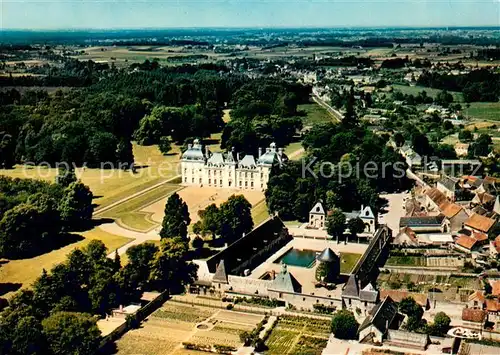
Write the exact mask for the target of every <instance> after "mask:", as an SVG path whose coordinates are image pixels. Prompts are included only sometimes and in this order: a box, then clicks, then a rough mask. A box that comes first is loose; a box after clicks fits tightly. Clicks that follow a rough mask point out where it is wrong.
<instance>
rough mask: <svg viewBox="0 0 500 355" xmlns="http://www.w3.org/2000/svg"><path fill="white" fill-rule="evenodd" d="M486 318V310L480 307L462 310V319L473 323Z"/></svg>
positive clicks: (481, 321)
mask: <svg viewBox="0 0 500 355" xmlns="http://www.w3.org/2000/svg"><path fill="white" fill-rule="evenodd" d="M485 319H486V312H485V311H483V310H482V309H476V308H464V309H463V310H462V320H465V321H468V322H475V323H483V322H484V320H485Z"/></svg>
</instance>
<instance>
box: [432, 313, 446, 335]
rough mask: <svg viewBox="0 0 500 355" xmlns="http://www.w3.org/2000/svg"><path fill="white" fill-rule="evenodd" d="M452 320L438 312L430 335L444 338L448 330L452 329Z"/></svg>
mask: <svg viewBox="0 0 500 355" xmlns="http://www.w3.org/2000/svg"><path fill="white" fill-rule="evenodd" d="M450 323H451V319H450V317H448V315H447V314H446V313H444V312H438V313H437V314H436V315H435V316H434V322H433V323H432V325H431V326H430V327H429V330H430V335H434V336H441V337H442V336H444V335H445V334H446V332H447V331H448V329H450Z"/></svg>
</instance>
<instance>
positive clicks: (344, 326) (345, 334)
mask: <svg viewBox="0 0 500 355" xmlns="http://www.w3.org/2000/svg"><path fill="white" fill-rule="evenodd" d="M358 327H359V324H358V322H357V321H356V318H355V317H354V314H353V313H352V312H350V311H348V310H346V309H342V310H340V311H337V312H335V314H334V316H333V319H332V324H331V330H332V333H333V335H334V336H335V338H338V339H356V334H357V332H358Z"/></svg>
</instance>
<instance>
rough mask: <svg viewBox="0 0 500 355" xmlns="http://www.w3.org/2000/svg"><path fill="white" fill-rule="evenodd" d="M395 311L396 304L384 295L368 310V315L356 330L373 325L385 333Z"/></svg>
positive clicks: (396, 310)
mask: <svg viewBox="0 0 500 355" xmlns="http://www.w3.org/2000/svg"><path fill="white" fill-rule="evenodd" d="M397 313H398V305H397V304H396V302H394V301H393V300H392V298H391V297H389V296H386V297H385V298H384V300H383V301H382V302H380V303H379V304H378V305H377V306H375V307H374V308H373V309H372V310H371V311H370V314H369V316H368V317H366V318H365V320H364V321H363V323H362V324H361V326H360V327H359V330H358V331H361V330H363V329H365V328H367V327H369V326H370V325H373V326H374V327H375V328H377V329H378V330H379V331H380V332H381V333H382V334H385V332H387V330H388V329H389V326H390V325H391V323H392V321H393V320H394V317H396V314H397Z"/></svg>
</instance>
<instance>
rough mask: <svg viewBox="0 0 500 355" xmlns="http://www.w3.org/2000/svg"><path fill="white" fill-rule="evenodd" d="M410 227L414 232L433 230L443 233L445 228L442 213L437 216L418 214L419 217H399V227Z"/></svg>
mask: <svg viewBox="0 0 500 355" xmlns="http://www.w3.org/2000/svg"><path fill="white" fill-rule="evenodd" d="M405 227H410V228H411V229H412V230H413V231H415V233H421V232H435V233H443V232H445V230H446V228H447V227H446V223H445V217H444V215H441V214H440V215H438V216H419V217H401V218H400V220H399V228H400V229H402V228H405Z"/></svg>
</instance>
